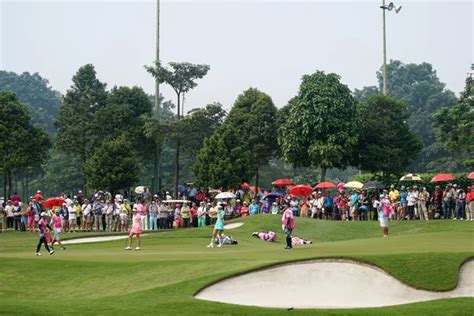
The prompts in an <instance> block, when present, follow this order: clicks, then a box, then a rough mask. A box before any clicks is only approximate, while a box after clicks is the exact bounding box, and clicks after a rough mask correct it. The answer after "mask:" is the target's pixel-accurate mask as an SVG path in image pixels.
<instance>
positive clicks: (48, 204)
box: [43, 197, 66, 208]
mask: <svg viewBox="0 0 474 316" xmlns="http://www.w3.org/2000/svg"><path fill="white" fill-rule="evenodd" d="M63 203H66V200H64V199H63V198H60V197H52V198H49V199H47V200H46V201H44V202H43V207H45V208H53V207H55V206H62V205H63Z"/></svg>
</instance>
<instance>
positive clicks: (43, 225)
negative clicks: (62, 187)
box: [35, 212, 54, 256]
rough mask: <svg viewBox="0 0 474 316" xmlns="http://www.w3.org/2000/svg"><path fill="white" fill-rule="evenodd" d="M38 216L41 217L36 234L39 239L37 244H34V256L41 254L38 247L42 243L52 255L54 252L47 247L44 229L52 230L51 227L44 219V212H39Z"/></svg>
mask: <svg viewBox="0 0 474 316" xmlns="http://www.w3.org/2000/svg"><path fill="white" fill-rule="evenodd" d="M40 217H41V218H40V220H39V222H38V235H39V238H40V239H39V242H38V245H37V246H36V252H35V256H41V253H40V249H41V245H42V244H44V247H45V248H46V250H47V251H48V252H49V254H50V255H52V254H53V253H54V250H52V249H49V246H48V242H47V241H46V233H47V231H46V229H49V230H50V231H52V229H51V226H49V224H48V221H47V220H46V213H45V212H41V214H40Z"/></svg>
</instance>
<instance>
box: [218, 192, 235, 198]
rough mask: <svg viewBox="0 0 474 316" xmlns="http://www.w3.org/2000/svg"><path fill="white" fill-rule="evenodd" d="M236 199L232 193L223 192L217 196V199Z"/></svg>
mask: <svg viewBox="0 0 474 316" xmlns="http://www.w3.org/2000/svg"><path fill="white" fill-rule="evenodd" d="M236 197H237V196H236V195H235V194H234V193H232V192H222V193H219V194H218V195H216V199H235V198H236Z"/></svg>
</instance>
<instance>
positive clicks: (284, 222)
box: [281, 206, 295, 249]
mask: <svg viewBox="0 0 474 316" xmlns="http://www.w3.org/2000/svg"><path fill="white" fill-rule="evenodd" d="M281 228H282V229H283V232H284V233H285V237H286V247H285V249H292V248H293V246H292V242H291V234H292V232H293V229H295V217H294V216H293V211H292V210H291V207H290V206H287V208H286V210H285V211H284V212H283V216H282V217H281Z"/></svg>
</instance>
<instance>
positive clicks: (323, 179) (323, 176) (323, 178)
mask: <svg viewBox="0 0 474 316" xmlns="http://www.w3.org/2000/svg"><path fill="white" fill-rule="evenodd" d="M326 170H327V168H326V167H321V182H323V181H325V180H326Z"/></svg>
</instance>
